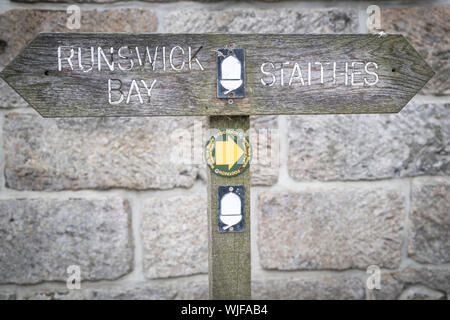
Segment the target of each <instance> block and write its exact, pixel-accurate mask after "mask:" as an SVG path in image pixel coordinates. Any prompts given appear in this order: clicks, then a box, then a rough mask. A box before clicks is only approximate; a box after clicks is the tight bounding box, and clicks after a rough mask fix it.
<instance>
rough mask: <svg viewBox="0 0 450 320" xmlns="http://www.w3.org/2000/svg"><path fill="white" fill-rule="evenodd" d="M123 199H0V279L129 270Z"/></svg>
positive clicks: (110, 274)
mask: <svg viewBox="0 0 450 320" xmlns="http://www.w3.org/2000/svg"><path fill="white" fill-rule="evenodd" d="M129 219H130V209H129V206H128V203H127V202H126V201H123V200H121V199H118V198H107V199H98V200H88V199H68V200H57V199H11V200H0V243H1V244H2V245H1V246H0V261H2V262H1V263H0V283H19V284H24V283H37V282H41V281H54V280H61V281H66V279H67V277H68V274H67V272H66V270H67V267H68V266H70V265H78V266H80V268H81V280H82V281H83V280H100V279H115V278H118V277H120V276H122V275H124V274H126V273H128V272H130V271H131V268H132V264H133V248H132V247H133V246H132V243H131V239H132V237H131V234H130V233H131V231H130V221H129Z"/></svg>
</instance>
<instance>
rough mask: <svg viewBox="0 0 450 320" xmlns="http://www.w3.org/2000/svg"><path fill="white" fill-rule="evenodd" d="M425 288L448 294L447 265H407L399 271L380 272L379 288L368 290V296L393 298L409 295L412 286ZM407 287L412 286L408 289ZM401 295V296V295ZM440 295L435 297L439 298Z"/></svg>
mask: <svg viewBox="0 0 450 320" xmlns="http://www.w3.org/2000/svg"><path fill="white" fill-rule="evenodd" d="M423 287H425V288H427V289H428V290H432V291H433V292H435V293H436V292H440V293H441V294H444V293H446V295H447V297H448V296H449V294H450V268H449V267H434V266H428V267H409V268H406V269H403V270H399V271H393V272H382V274H381V288H380V289H379V290H378V289H374V290H368V298H369V299H371V300H372V299H376V300H395V299H400V298H404V297H405V296H408V297H411V295H412V292H413V291H414V288H423ZM409 288H413V289H410V290H408V289H409ZM402 295H403V297H402ZM440 297H441V295H439V296H438V297H435V298H440Z"/></svg>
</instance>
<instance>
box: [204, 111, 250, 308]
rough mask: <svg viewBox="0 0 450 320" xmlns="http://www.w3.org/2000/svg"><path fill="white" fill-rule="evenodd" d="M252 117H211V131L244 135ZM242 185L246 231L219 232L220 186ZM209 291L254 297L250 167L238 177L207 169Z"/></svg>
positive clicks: (221, 295)
mask: <svg viewBox="0 0 450 320" xmlns="http://www.w3.org/2000/svg"><path fill="white" fill-rule="evenodd" d="M249 127H250V119H249V116H210V117H209V128H210V129H222V128H234V129H238V130H239V129H240V130H243V131H244V132H247V130H248V129H249ZM228 185H230V186H236V185H243V186H244V189H245V201H244V208H245V209H244V219H245V220H244V223H245V226H244V232H233V233H220V232H218V231H217V226H218V214H217V212H218V199H217V198H218V195H217V189H218V186H228ZM208 236H209V290H210V298H211V299H216V300H229V299H250V298H251V287H250V282H251V281H250V280H251V264H250V168H249V169H247V170H246V171H244V172H243V173H242V174H240V175H238V176H235V177H231V178H228V177H220V176H218V175H216V174H214V173H213V172H211V170H209V169H208Z"/></svg>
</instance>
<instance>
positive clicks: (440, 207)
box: [408, 178, 450, 264]
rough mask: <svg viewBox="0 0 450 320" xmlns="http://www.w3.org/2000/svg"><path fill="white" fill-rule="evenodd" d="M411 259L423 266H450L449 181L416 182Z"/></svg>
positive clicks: (412, 203)
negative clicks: (446, 263)
mask: <svg viewBox="0 0 450 320" xmlns="http://www.w3.org/2000/svg"><path fill="white" fill-rule="evenodd" d="M409 219H410V225H409V238H410V240H409V246H408V251H409V255H410V256H411V257H412V258H413V259H415V260H418V261H420V262H425V263H434V264H441V263H445V262H450V178H431V179H430V178H421V179H415V180H414V182H413V187H412V197H411V213H410V217H409Z"/></svg>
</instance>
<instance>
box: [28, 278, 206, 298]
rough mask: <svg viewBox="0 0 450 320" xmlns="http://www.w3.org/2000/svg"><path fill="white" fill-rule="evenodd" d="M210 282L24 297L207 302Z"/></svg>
mask: <svg viewBox="0 0 450 320" xmlns="http://www.w3.org/2000/svg"><path fill="white" fill-rule="evenodd" d="M208 295H209V293H208V282H207V281H195V282H194V281H191V282H187V283H183V284H177V285H173V284H139V283H138V284H136V285H123V286H120V285H119V286H112V287H104V288H96V289H92V288H90V289H83V288H82V289H81V290H67V289H61V290H52V289H49V290H41V291H37V292H32V293H30V294H26V295H24V297H23V298H24V299H26V300H174V299H175V300H206V299H208Z"/></svg>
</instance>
